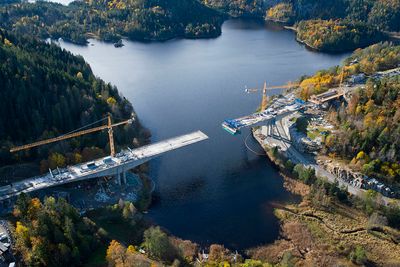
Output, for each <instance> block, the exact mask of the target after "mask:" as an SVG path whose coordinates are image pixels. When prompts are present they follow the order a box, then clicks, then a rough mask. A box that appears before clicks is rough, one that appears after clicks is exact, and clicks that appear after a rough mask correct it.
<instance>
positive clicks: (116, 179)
mask: <svg viewBox="0 0 400 267" xmlns="http://www.w3.org/2000/svg"><path fill="white" fill-rule="evenodd" d="M114 178H115V181H116V182H117V184H118V185H121V175H120V174H119V173H117V174H116V175H114Z"/></svg>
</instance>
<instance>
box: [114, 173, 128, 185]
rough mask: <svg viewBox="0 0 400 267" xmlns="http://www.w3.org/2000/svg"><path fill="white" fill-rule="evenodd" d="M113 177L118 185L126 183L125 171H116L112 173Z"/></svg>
mask: <svg viewBox="0 0 400 267" xmlns="http://www.w3.org/2000/svg"><path fill="white" fill-rule="evenodd" d="M114 178H115V181H116V182H117V184H118V185H124V184H126V171H123V172H118V173H117V174H115V175H114Z"/></svg>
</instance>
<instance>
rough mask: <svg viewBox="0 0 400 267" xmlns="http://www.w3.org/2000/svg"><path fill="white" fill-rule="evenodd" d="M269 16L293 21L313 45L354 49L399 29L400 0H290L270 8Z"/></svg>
mask: <svg viewBox="0 0 400 267" xmlns="http://www.w3.org/2000/svg"><path fill="white" fill-rule="evenodd" d="M266 19H268V20H272V21H277V22H281V23H285V24H289V25H294V27H295V28H296V30H297V39H298V40H299V41H301V42H304V43H306V44H307V45H308V46H310V47H312V48H314V49H317V50H321V51H352V50H354V49H355V48H362V47H366V46H368V45H370V44H373V43H376V42H379V41H383V40H385V39H386V38H387V36H386V33H387V32H398V31H400V23H399V22H400V0H380V1H372V0H339V1H337V0H329V1H317V0H290V1H283V2H281V3H278V4H277V5H275V6H273V7H271V8H269V9H267V11H266Z"/></svg>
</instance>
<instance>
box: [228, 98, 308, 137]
mask: <svg viewBox="0 0 400 267" xmlns="http://www.w3.org/2000/svg"><path fill="white" fill-rule="evenodd" d="M304 104H305V103H304V102H303V101H301V100H299V99H296V98H295V96H294V94H288V95H286V96H282V97H279V98H276V99H274V100H273V101H272V103H271V104H270V105H269V107H268V108H267V109H266V110H264V111H263V112H257V113H254V114H251V115H248V116H244V117H240V118H237V119H229V120H225V121H224V122H223V123H222V127H223V128H224V129H226V130H227V131H228V132H230V133H236V132H238V131H239V130H240V129H241V128H244V127H255V126H260V125H264V124H266V123H269V122H273V121H275V120H279V119H280V118H282V117H285V116H287V115H289V114H291V113H293V112H296V111H298V110H300V109H302V108H304Z"/></svg>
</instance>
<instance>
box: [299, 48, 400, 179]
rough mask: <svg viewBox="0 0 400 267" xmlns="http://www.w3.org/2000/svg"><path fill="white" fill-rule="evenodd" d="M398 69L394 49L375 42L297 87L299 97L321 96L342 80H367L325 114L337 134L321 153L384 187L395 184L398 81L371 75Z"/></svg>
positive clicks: (399, 173)
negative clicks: (357, 77)
mask: <svg viewBox="0 0 400 267" xmlns="http://www.w3.org/2000/svg"><path fill="white" fill-rule="evenodd" d="M399 66H400V46H395V45H393V44H391V43H389V42H385V43H378V44H375V45H372V46H369V47H367V48H365V49H358V50H356V51H355V52H354V53H353V54H352V55H351V56H350V57H348V58H347V59H346V60H345V61H344V65H343V66H342V67H333V68H331V69H329V70H323V71H319V72H317V73H316V74H315V75H313V76H311V77H307V78H304V79H303V80H302V81H301V83H300V89H301V90H300V96H301V97H302V98H303V99H308V98H309V97H310V95H313V94H319V93H322V92H324V91H326V90H328V89H329V88H332V87H335V86H338V85H339V82H340V76H341V73H342V70H343V75H344V77H345V78H346V77H350V76H352V75H355V74H359V73H363V74H365V75H369V76H370V78H369V79H368V80H367V83H366V85H365V88H359V89H358V90H357V91H356V92H355V93H354V94H353V95H352V97H351V99H350V101H349V103H348V105H347V106H345V105H343V106H341V107H339V108H338V109H332V110H330V112H329V115H328V118H329V120H330V121H331V122H332V123H333V124H334V125H336V128H337V131H335V132H334V133H331V134H330V135H328V136H327V138H326V140H325V146H326V153H327V154H329V155H331V156H336V157H340V158H343V159H346V160H348V161H349V163H350V164H351V165H352V166H353V167H355V168H356V169H358V170H360V171H362V172H363V173H365V174H367V175H368V176H373V177H377V178H379V179H381V180H383V181H385V182H386V183H388V184H392V185H393V184H400V166H399V164H398V162H399V160H400V155H399V154H398V151H400V142H399V140H400V106H399V103H400V98H399V92H400V76H399V75H394V76H392V77H384V78H381V77H377V76H374V74H375V73H376V72H379V71H385V70H388V69H393V68H397V67H399Z"/></svg>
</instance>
